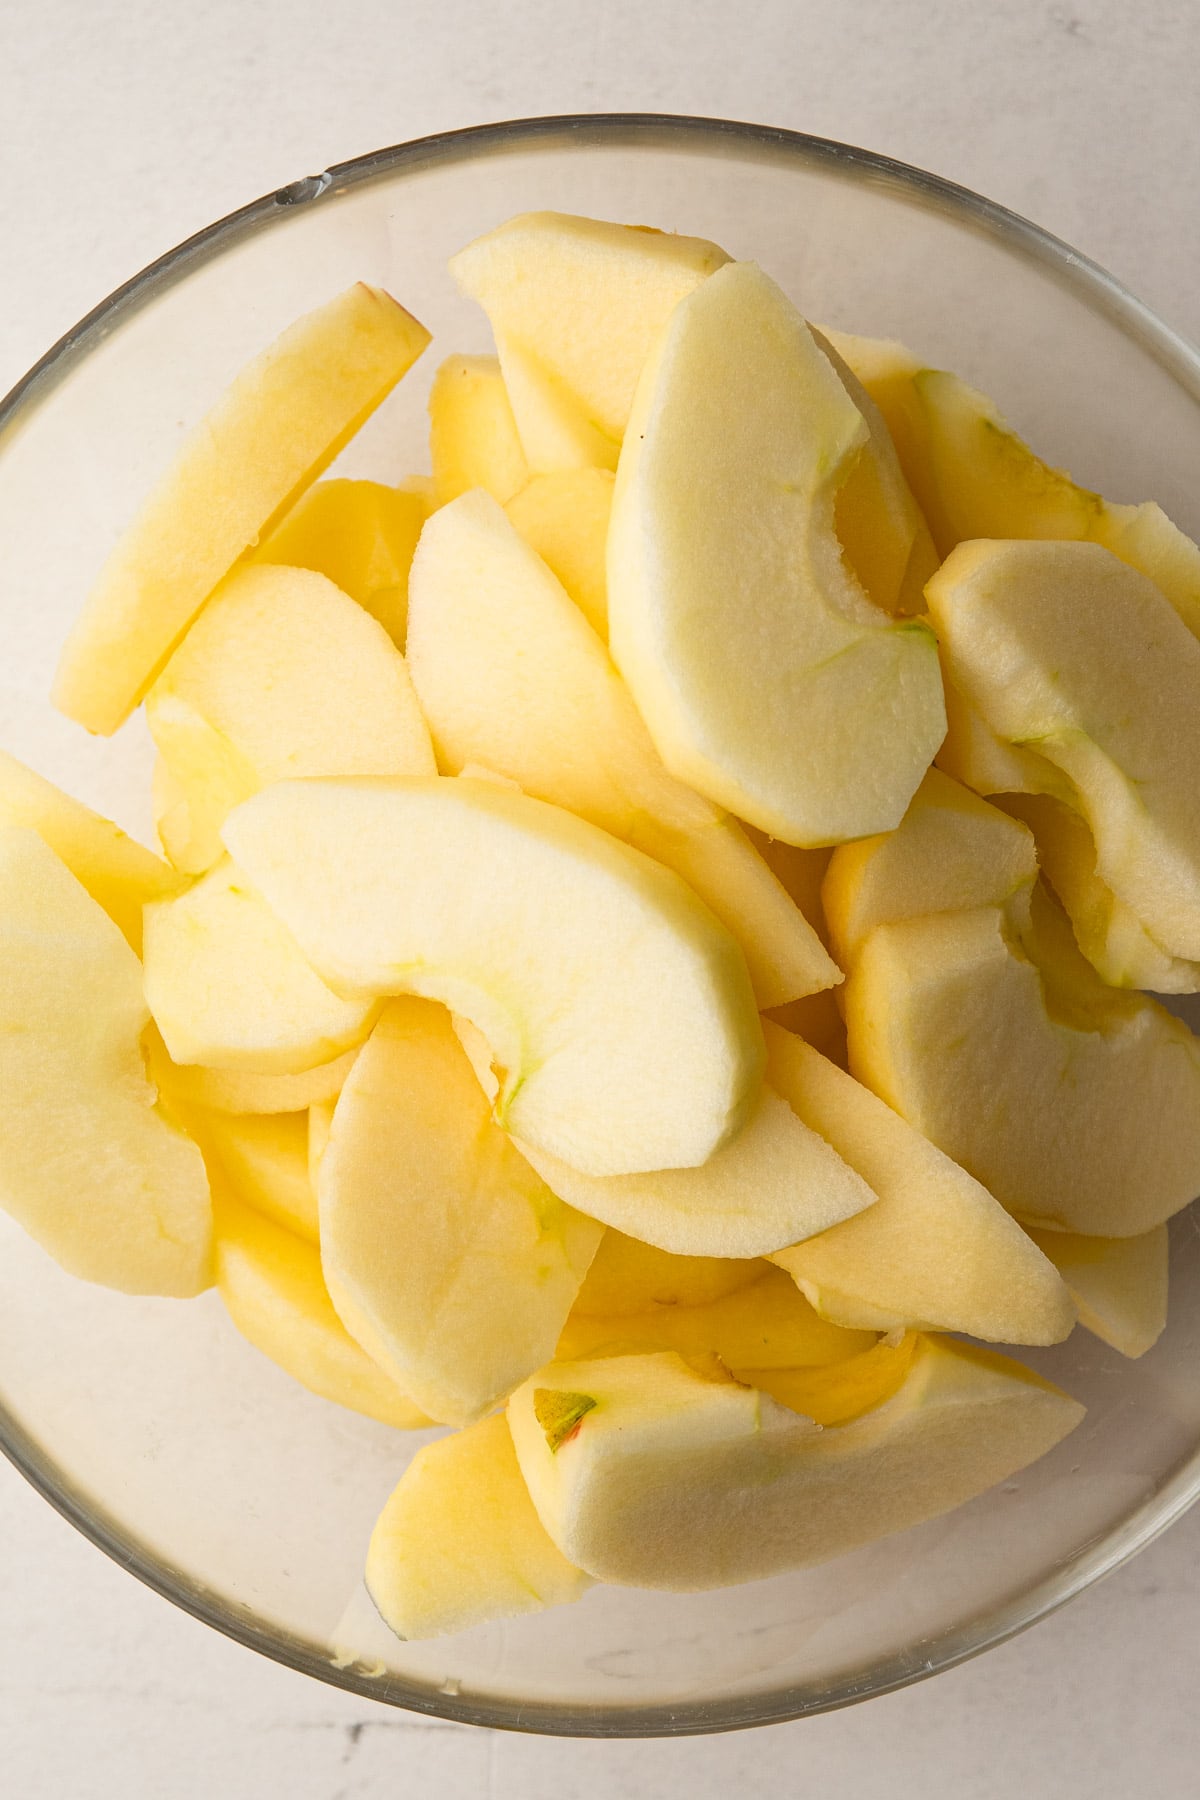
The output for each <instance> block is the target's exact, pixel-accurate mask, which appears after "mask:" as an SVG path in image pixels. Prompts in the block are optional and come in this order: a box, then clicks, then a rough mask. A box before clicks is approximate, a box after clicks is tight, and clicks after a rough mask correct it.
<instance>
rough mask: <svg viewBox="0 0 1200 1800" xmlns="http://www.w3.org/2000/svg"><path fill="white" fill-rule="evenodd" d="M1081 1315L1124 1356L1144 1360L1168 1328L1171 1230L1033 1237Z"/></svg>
mask: <svg viewBox="0 0 1200 1800" xmlns="http://www.w3.org/2000/svg"><path fill="white" fill-rule="evenodd" d="M1030 1236H1031V1237H1032V1238H1033V1239H1034V1242H1035V1243H1037V1244H1038V1245H1040V1247H1041V1248H1042V1250H1043V1251H1044V1252H1045V1253H1046V1255H1047V1256H1048V1257H1049V1258H1050V1261H1051V1262H1052V1263H1053V1264H1054V1266H1055V1268H1056V1269H1057V1270H1058V1272H1059V1274H1060V1275H1061V1276H1062V1278H1063V1280H1064V1281H1065V1282H1066V1284H1067V1287H1068V1288H1069V1289H1070V1293H1071V1298H1072V1300H1074V1302H1075V1305H1076V1306H1077V1307H1078V1309H1079V1323H1080V1324H1081V1325H1086V1327H1087V1329H1088V1330H1089V1331H1090V1332H1092V1333H1093V1335H1094V1336H1096V1337H1098V1338H1099V1339H1100V1340H1101V1341H1102V1342H1103V1343H1105V1344H1111V1345H1112V1347H1113V1349H1114V1350H1119V1351H1120V1352H1121V1355H1122V1356H1130V1357H1138V1356H1144V1355H1145V1354H1146V1352H1147V1350H1149V1349H1151V1348H1152V1347H1153V1346H1154V1345H1155V1344H1156V1343H1157V1342H1158V1340H1159V1338H1160V1337H1161V1336H1162V1334H1163V1331H1164V1329H1165V1328H1166V1323H1167V1268H1168V1261H1169V1255H1170V1248H1169V1245H1168V1242H1167V1227H1166V1226H1165V1225H1156V1226H1155V1227H1154V1229H1153V1231H1147V1232H1143V1234H1142V1235H1141V1236H1140V1237H1129V1238H1098V1237H1080V1236H1078V1235H1077V1234H1076V1233H1074V1232H1069V1231H1036V1230H1032V1229H1031V1231H1030Z"/></svg>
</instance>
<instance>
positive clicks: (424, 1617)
mask: <svg viewBox="0 0 1200 1800" xmlns="http://www.w3.org/2000/svg"><path fill="white" fill-rule="evenodd" d="M366 1580H367V1591H368V1593H369V1594H370V1596H371V1598H372V1600H373V1601H374V1602H375V1605H376V1606H377V1607H378V1609H379V1612H380V1616H381V1617H382V1619H383V1621H384V1624H385V1625H388V1626H390V1628H391V1629H392V1630H393V1631H394V1632H395V1633H396V1634H397V1636H398V1637H401V1638H405V1639H412V1638H431V1637H443V1636H445V1635H446V1634H447V1633H448V1632H452V1631H469V1630H470V1629H471V1627H472V1626H473V1625H485V1624H487V1623H488V1622H489V1621H490V1620H492V1619H514V1618H518V1617H519V1616H520V1615H521V1614H523V1613H533V1612H541V1611H543V1610H544V1609H545V1608H546V1607H548V1606H565V1605H566V1604H567V1603H568V1602H569V1601H572V1600H578V1599H579V1597H580V1596H581V1595H582V1594H583V1593H585V1592H586V1591H587V1589H588V1588H589V1587H590V1586H591V1585H592V1582H591V1577H590V1576H588V1575H584V1574H583V1573H582V1571H581V1570H579V1569H574V1568H572V1567H571V1565H570V1563H569V1562H568V1561H567V1560H566V1558H565V1557H564V1556H562V1555H561V1554H560V1553H559V1551H557V1550H556V1549H555V1547H554V1545H553V1544H552V1543H551V1541H550V1539H549V1538H548V1537H547V1535H546V1532H545V1529H544V1527H543V1526H542V1523H541V1520H540V1519H539V1518H538V1516H537V1513H536V1511H535V1510H534V1505H533V1501H532V1500H531V1499H530V1498H529V1491H528V1489H527V1488H526V1486H525V1483H524V1481H523V1480H522V1478H521V1471H520V1468H519V1467H518V1465H517V1457H516V1452H515V1450H514V1449H513V1445H512V1436H511V1433H510V1432H509V1429H508V1421H507V1420H506V1419H505V1417H504V1414H503V1413H495V1414H494V1415H493V1416H492V1417H491V1418H490V1419H481V1420H480V1421H479V1423H478V1424H477V1425H469V1426H468V1427H467V1428H466V1430H465V1431H456V1432H454V1433H452V1434H451V1435H450V1436H449V1437H443V1438H439V1439H438V1440H437V1442H436V1443H433V1444H425V1445H423V1446H422V1448H421V1449H420V1450H418V1451H417V1454H416V1455H415V1456H414V1457H413V1459H412V1461H411V1462H410V1463H409V1465H408V1467H407V1469H406V1470H405V1471H404V1474H403V1475H402V1476H401V1477H400V1485H399V1486H398V1487H397V1488H396V1490H395V1492H394V1493H393V1494H392V1497H391V1499H390V1500H389V1501H388V1503H387V1505H386V1506H385V1507H384V1509H383V1511H382V1513H381V1514H380V1515H379V1521H378V1523H377V1524H376V1526H375V1530H374V1531H373V1532H372V1534H371V1547H370V1549H369V1550H368V1552H367V1575H366Z"/></svg>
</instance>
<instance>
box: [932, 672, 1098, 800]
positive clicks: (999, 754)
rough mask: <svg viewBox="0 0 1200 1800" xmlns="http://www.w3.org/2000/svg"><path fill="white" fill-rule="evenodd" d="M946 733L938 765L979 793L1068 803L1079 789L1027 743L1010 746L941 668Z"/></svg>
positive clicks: (952, 777) (953, 777)
mask: <svg viewBox="0 0 1200 1800" xmlns="http://www.w3.org/2000/svg"><path fill="white" fill-rule="evenodd" d="M942 686H943V687H944V688H945V691H946V736H945V738H944V739H943V741H942V747H941V749H940V750H939V751H938V753H937V766H938V768H939V769H941V770H943V771H944V773H945V774H947V775H949V776H950V777H951V779H952V780H954V781H960V782H962V784H963V786H964V787H969V788H972V789H974V791H975V793H977V794H1053V795H1055V796H1056V797H1057V798H1058V799H1060V800H1062V801H1064V802H1065V803H1066V804H1067V805H1073V804H1074V803H1075V790H1074V788H1073V787H1072V786H1071V783H1070V782H1069V781H1068V780H1067V778H1066V776H1065V775H1063V774H1062V773H1061V771H1060V770H1058V769H1056V768H1055V767H1054V765H1053V763H1048V762H1047V761H1046V759H1045V757H1044V756H1039V755H1038V753H1037V751H1036V750H1035V749H1033V748H1032V747H1031V746H1030V745H1028V744H1006V743H1005V742H1004V741H1003V740H1002V739H1001V738H999V737H997V735H996V733H995V732H994V731H993V730H992V728H991V726H990V725H989V724H988V723H987V721H986V720H985V719H984V717H983V714H982V713H981V712H980V711H979V709H978V708H977V707H976V706H974V705H973V704H972V702H971V701H970V700H968V699H967V697H966V695H965V694H962V693H960V692H959V690H958V688H957V687H955V685H954V683H953V681H951V680H950V678H949V676H948V675H947V674H946V671H945V669H943V670H942Z"/></svg>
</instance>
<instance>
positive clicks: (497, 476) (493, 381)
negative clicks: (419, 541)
mask: <svg viewBox="0 0 1200 1800" xmlns="http://www.w3.org/2000/svg"><path fill="white" fill-rule="evenodd" d="M429 452H430V459H431V461H432V464H433V485H434V488H435V490H436V492H437V498H438V504H439V505H440V506H445V505H446V503H447V501H450V500H457V498H458V496H459V495H460V494H465V493H467V492H468V491H469V490H470V489H471V488H484V489H486V491H487V492H488V493H489V494H491V496H492V498H493V499H494V500H498V501H499V502H500V504H501V506H503V505H504V503H505V501H506V500H511V499H512V497H513V495H514V494H518V493H520V491H521V489H522V488H523V487H524V486H525V484H526V482H527V481H528V480H529V464H528V463H527V462H526V460H525V452H524V450H522V448H521V440H520V438H519V437H518V436H517V426H516V421H515V420H514V418H513V411H512V407H511V406H510V404H509V399H508V390H507V388H506V387H505V385H504V377H503V375H502V374H501V373H500V363H499V361H498V359H497V358H496V357H494V356H448V357H447V358H446V360H445V362H444V363H442V365H441V367H440V368H439V369H438V372H437V374H436V375H435V376H434V378H433V389H432V392H431V393H430V396H429Z"/></svg>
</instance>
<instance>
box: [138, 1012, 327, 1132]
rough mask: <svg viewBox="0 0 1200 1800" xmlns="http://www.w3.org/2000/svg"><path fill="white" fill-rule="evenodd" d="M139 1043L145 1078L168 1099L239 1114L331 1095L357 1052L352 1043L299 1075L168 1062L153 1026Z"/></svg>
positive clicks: (301, 1105)
mask: <svg viewBox="0 0 1200 1800" xmlns="http://www.w3.org/2000/svg"><path fill="white" fill-rule="evenodd" d="M142 1047H143V1053H144V1055H145V1059H146V1066H147V1070H148V1073H149V1075H150V1079H151V1080H152V1081H153V1082H154V1084H155V1086H156V1087H158V1088H160V1089H161V1090H162V1092H163V1094H164V1095H165V1096H166V1098H167V1099H168V1101H169V1102H171V1103H172V1104H174V1103H175V1102H176V1101H178V1102H180V1103H182V1104H183V1105H184V1106H203V1107H209V1108H211V1109H212V1110H213V1111H215V1112H226V1113H234V1114H237V1115H239V1116H240V1115H243V1114H247V1113H254V1114H258V1113H262V1114H265V1115H268V1116H273V1115H275V1114H278V1113H296V1112H303V1111H304V1110H305V1109H306V1108H307V1107H309V1106H318V1105H321V1104H323V1103H324V1102H327V1101H329V1102H332V1101H334V1100H336V1099H337V1096H338V1095H339V1094H340V1093H341V1091H342V1085H343V1083H344V1082H345V1079H346V1077H347V1075H348V1074H349V1073H350V1070H351V1069H352V1068H353V1066H354V1059H355V1057H356V1056H357V1055H358V1051H359V1046H358V1045H357V1044H356V1045H355V1046H354V1048H353V1049H352V1050H345V1051H343V1053H342V1055H341V1056H335V1057H334V1058H333V1060H332V1062H327V1063H319V1064H318V1065H317V1067H316V1068H315V1069H305V1070H303V1072H302V1073H301V1074H299V1075H260V1074H258V1073H257V1072H255V1071H254V1070H252V1069H209V1068H204V1067H202V1066H201V1065H200V1064H195V1063H193V1064H188V1063H173V1062H172V1061H171V1059H170V1057H169V1056H168V1055H167V1049H166V1045H165V1044H164V1043H163V1041H162V1037H161V1036H160V1034H159V1032H158V1030H157V1028H156V1027H155V1026H154V1025H151V1026H150V1028H149V1030H148V1031H147V1032H146V1033H145V1034H144V1036H143V1040H142Z"/></svg>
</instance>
